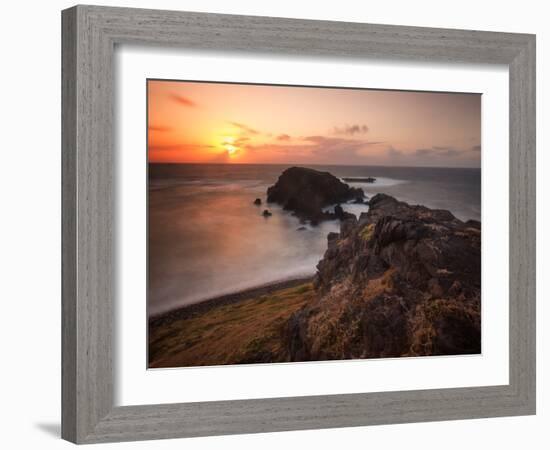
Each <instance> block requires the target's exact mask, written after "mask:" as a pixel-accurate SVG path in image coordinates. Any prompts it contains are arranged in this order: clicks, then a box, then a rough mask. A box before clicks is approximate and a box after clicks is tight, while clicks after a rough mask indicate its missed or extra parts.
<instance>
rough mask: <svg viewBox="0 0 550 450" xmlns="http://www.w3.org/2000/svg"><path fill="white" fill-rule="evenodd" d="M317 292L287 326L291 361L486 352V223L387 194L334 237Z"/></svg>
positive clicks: (320, 271)
mask: <svg viewBox="0 0 550 450" xmlns="http://www.w3.org/2000/svg"><path fill="white" fill-rule="evenodd" d="M314 285H315V290H316V295H315V296H314V297H313V298H312V299H311V300H310V301H309V302H308V304H307V305H306V306H305V307H304V308H303V309H301V310H300V311H298V312H296V313H294V314H293V315H292V316H291V318H290V319H289V321H288V323H287V325H286V332H285V345H286V348H287V351H288V354H289V359H290V360H291V361H304V360H326V359H349V358H380V357H397V356H417V355H452V354H477V353H480V351H481V334H480V333H481V331H480V330H481V302H480V296H481V224H480V223H479V222H475V221H468V222H466V223H464V222H462V221H460V220H458V219H456V218H455V217H454V216H453V215H452V214H451V213H450V212H449V211H444V210H433V209H429V208H426V207H423V206H411V205H408V204H406V203H404V202H400V201H398V200H396V199H395V198H393V197H390V196H388V195H385V194H378V195H376V196H374V197H373V198H372V199H371V200H370V209H369V211H368V213H363V214H361V216H360V218H359V220H356V219H355V218H354V219H349V220H344V221H343V222H342V223H341V227H340V233H330V234H329V235H328V249H327V250H326V252H325V255H324V257H323V259H322V260H321V261H320V262H319V264H318V265H317V275H316V277H315V281H314Z"/></svg>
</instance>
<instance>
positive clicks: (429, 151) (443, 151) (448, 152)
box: [414, 145, 464, 158]
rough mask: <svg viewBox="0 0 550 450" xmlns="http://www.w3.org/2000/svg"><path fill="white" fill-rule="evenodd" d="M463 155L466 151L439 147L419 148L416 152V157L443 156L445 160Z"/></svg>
mask: <svg viewBox="0 0 550 450" xmlns="http://www.w3.org/2000/svg"><path fill="white" fill-rule="evenodd" d="M462 153H464V150H459V149H456V148H454V147H445V146H437V145H436V146H433V147H430V148H419V149H417V150H416V151H415V152H414V154H415V155H416V156H436V157H437V156H441V157H445V158H454V157H456V156H459V155H461V154H462Z"/></svg>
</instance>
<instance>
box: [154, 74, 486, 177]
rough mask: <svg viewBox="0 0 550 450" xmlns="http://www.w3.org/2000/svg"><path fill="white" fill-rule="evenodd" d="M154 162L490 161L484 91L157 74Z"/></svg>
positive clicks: (435, 163) (412, 163) (454, 164)
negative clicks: (484, 143)
mask: <svg viewBox="0 0 550 450" xmlns="http://www.w3.org/2000/svg"><path fill="white" fill-rule="evenodd" d="M147 90H148V92H147V94H148V96H147V98H148V157H149V161H150V162H171V163H177V162H186V163H229V164H231V163H241V164H327V165H328V164H338V165H384V166H426V167H480V164H481V95H480V94H458V93H436V92H412V91H389V90H369V89H341V88H318V87H296V86H276V85H269V86H265V85H246V84H224V83H204V82H186V81H163V80H148V82H147Z"/></svg>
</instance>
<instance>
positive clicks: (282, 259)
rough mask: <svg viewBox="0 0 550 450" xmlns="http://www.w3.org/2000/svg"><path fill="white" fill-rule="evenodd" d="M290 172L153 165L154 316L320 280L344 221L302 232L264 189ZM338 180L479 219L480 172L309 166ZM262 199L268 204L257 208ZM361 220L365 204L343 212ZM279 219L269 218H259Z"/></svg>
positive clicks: (151, 280) (151, 254) (151, 276)
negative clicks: (320, 267) (266, 213)
mask: <svg viewBox="0 0 550 450" xmlns="http://www.w3.org/2000/svg"><path fill="white" fill-rule="evenodd" d="M287 167H290V166H289V165H244V164H243V165H238V164H149V175H148V177H149V186H148V274H149V275H148V276H149V280H148V281H149V288H148V313H149V315H150V316H154V315H158V314H161V313H164V312H167V311H170V310H172V309H176V308H179V307H182V306H186V305H190V304H193V303H197V302H200V301H202V300H206V299H209V298H213V297H216V296H220V295H225V294H230V293H233V292H238V291H240V290H243V289H248V288H252V287H257V286H261V285H266V284H269V283H273V282H277V281H283V280H286V279H293V278H300V277H305V276H309V275H313V274H314V273H315V266H316V265H317V263H318V262H319V260H320V259H321V257H322V256H323V254H324V252H325V250H326V247H327V239H326V236H327V234H328V233H329V232H330V231H338V230H339V222H338V221H327V222H323V223H321V224H320V225H319V226H317V227H312V226H309V225H306V226H305V227H306V229H305V230H304V229H302V230H299V228H300V227H303V226H304V225H303V224H300V222H299V220H298V219H297V218H295V217H293V216H292V215H291V214H290V213H288V212H286V211H283V210H282V207H280V206H278V205H275V204H269V205H268V204H266V190H267V188H268V187H269V186H271V185H273V184H274V183H275V182H276V181H277V178H278V176H279V175H280V174H281V172H282V171H283V170H284V169H286V168H287ZM308 167H311V168H313V169H316V170H322V171H328V172H330V173H332V174H333V175H335V176H337V177H340V178H342V177H375V178H376V179H377V180H376V182H375V183H373V184H367V183H348V184H350V185H351V186H354V187H361V188H363V190H364V191H365V193H366V195H367V196H368V197H372V196H373V195H374V194H376V193H379V192H383V193H386V194H389V195H392V196H394V197H396V198H397V199H399V200H403V201H406V202H408V203H411V204H421V205H425V206H428V207H430V208H440V209H447V210H449V211H451V212H452V213H453V214H454V215H455V216H456V217H457V218H459V219H461V220H468V219H475V220H480V218H481V170H480V169H455V168H453V169H451V168H424V167H422V168H419V167H381V166H313V165H312V166H308ZM256 198H261V199H262V205H261V206H256V205H254V204H253V202H254V200H255V199H256ZM342 206H343V208H344V210H345V211H348V212H351V213H353V214H356V215H359V214H360V213H361V212H364V211H367V210H368V206H367V205H357V204H346V205H342ZM264 209H269V210H270V211H271V212H272V213H273V215H272V216H271V217H268V218H265V217H263V216H262V211H263V210H264Z"/></svg>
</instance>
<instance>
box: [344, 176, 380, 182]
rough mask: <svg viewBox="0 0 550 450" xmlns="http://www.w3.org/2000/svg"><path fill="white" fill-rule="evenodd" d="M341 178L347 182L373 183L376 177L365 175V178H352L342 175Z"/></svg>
mask: <svg viewBox="0 0 550 450" xmlns="http://www.w3.org/2000/svg"><path fill="white" fill-rule="evenodd" d="M342 180H344V181H347V182H348V183H375V182H376V178H373V177H365V178H353V177H344V178H342Z"/></svg>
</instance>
